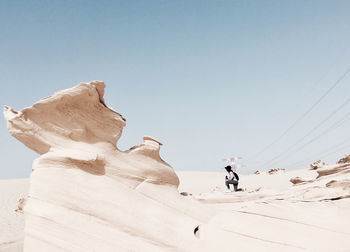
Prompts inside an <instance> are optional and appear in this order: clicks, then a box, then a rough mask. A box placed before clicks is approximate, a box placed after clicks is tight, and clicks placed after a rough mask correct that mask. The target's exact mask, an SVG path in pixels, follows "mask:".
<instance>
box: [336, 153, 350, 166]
mask: <svg viewBox="0 0 350 252" xmlns="http://www.w3.org/2000/svg"><path fill="white" fill-rule="evenodd" d="M346 163H350V154H348V155H346V156H345V157H343V158H341V159H340V160H339V161H338V162H337V164H346Z"/></svg>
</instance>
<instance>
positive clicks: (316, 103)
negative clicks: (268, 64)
mask: <svg viewBox="0 0 350 252" xmlns="http://www.w3.org/2000/svg"><path fill="white" fill-rule="evenodd" d="M349 72H350V68H348V69H347V70H346V71H345V72H344V73H343V74H342V75H341V76H340V78H338V79H337V81H336V82H335V83H334V84H333V85H332V86H331V87H330V88H329V89H327V91H326V92H325V93H324V94H323V95H322V96H321V97H320V98H319V99H318V100H317V101H316V102H315V103H314V104H313V105H312V106H311V107H310V108H309V109H308V110H307V111H306V112H304V113H303V114H302V115H301V116H300V117H299V118H298V119H297V120H296V121H294V122H293V123H292V125H290V126H289V127H288V128H287V129H286V130H285V131H284V132H283V133H282V134H281V135H280V136H279V137H277V138H276V139H275V140H274V141H273V142H272V143H270V144H269V145H268V146H266V147H265V148H264V149H262V150H261V151H259V152H258V153H257V154H256V155H255V157H256V156H259V155H260V154H262V153H264V152H265V151H266V150H268V149H270V148H271V147H272V146H273V145H275V144H276V143H277V142H279V141H280V140H281V139H282V138H283V137H284V136H285V135H287V134H288V132H289V131H291V130H292V129H293V128H294V127H295V126H296V125H297V124H298V123H299V122H300V121H302V120H303V119H304V118H305V117H306V116H307V115H308V114H310V112H311V111H312V110H313V109H314V108H315V107H316V106H317V105H318V104H319V103H320V102H321V101H322V100H323V99H324V98H325V97H326V96H327V95H328V94H329V93H330V92H331V91H332V90H333V89H334V88H335V87H336V86H338V85H339V83H340V82H341V81H342V80H343V79H344V78H345V76H346V75H347V74H348V73H349Z"/></svg>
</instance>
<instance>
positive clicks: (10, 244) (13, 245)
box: [0, 179, 29, 252]
mask: <svg viewBox="0 0 350 252" xmlns="http://www.w3.org/2000/svg"><path fill="white" fill-rule="evenodd" d="M28 187H29V179H7V180H4V179H3V180H0V227H1V228H0V251H8V252H10V251H22V247H23V235H24V233H23V231H24V214H23V213H22V212H20V211H16V209H18V201H19V200H20V199H21V198H25V197H26V196H27V193H28Z"/></svg>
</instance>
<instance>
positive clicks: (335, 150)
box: [285, 138, 350, 167]
mask: <svg viewBox="0 0 350 252" xmlns="http://www.w3.org/2000/svg"><path fill="white" fill-rule="evenodd" d="M349 141H350V138H347V139H345V140H343V141H341V142H340V143H338V144H336V145H333V146H332V147H330V148H327V149H326V150H323V151H322V152H319V153H317V154H316V155H315V158H310V157H308V158H304V159H302V160H299V161H297V162H294V163H292V164H289V165H286V166H285V167H290V166H295V165H299V164H302V163H304V162H306V161H309V160H310V161H312V160H317V159H321V158H325V157H327V156H329V155H330V154H333V153H335V152H337V151H340V150H342V149H345V148H347V147H350V145H346V146H342V145H344V144H345V143H347V142H349ZM337 147H338V148H337ZM339 147H340V148H339ZM330 150H331V153H330V152H329V151H330ZM321 156H322V157H321Z"/></svg>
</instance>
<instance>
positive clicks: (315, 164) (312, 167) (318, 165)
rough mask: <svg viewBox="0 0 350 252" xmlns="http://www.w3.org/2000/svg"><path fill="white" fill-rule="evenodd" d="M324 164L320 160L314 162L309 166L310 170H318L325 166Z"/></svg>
mask: <svg viewBox="0 0 350 252" xmlns="http://www.w3.org/2000/svg"><path fill="white" fill-rule="evenodd" d="M325 165H326V164H325V162H322V161H321V160H318V161H316V162H313V163H312V164H310V168H309V169H310V170H317V169H318V168H321V167H323V166H325Z"/></svg>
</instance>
